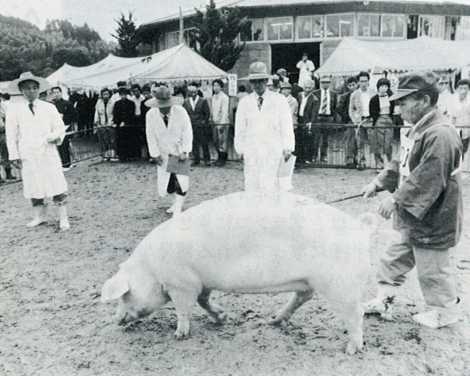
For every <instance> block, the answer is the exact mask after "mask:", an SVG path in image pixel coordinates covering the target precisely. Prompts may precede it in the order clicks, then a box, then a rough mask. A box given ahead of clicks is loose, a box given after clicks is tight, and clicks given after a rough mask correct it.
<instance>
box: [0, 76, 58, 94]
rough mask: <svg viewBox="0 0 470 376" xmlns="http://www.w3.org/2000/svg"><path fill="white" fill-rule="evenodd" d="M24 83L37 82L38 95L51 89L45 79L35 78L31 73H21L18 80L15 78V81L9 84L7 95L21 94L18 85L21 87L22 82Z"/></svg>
mask: <svg viewBox="0 0 470 376" xmlns="http://www.w3.org/2000/svg"><path fill="white" fill-rule="evenodd" d="M26 81H34V82H37V84H38V85H39V92H40V93H42V92H43V91H46V90H48V89H49V88H50V87H51V85H50V84H49V82H48V81H47V80H46V79H45V78H42V77H38V76H35V75H34V74H32V73H31V72H23V73H21V74H20V77H19V78H17V79H16V80H13V81H12V82H11V83H10V86H9V87H8V93H10V94H21V90H20V85H21V83H22V82H26Z"/></svg>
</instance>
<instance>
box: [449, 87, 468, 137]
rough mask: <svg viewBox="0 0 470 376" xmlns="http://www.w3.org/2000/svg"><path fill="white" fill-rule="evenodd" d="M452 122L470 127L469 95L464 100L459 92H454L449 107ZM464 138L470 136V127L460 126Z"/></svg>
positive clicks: (458, 125)
mask: <svg viewBox="0 0 470 376" xmlns="http://www.w3.org/2000/svg"><path fill="white" fill-rule="evenodd" d="M448 112H449V115H450V117H451V119H452V124H453V125H455V126H456V127H470V98H469V96H467V97H466V98H465V99H464V100H463V101H462V100H461V99H460V98H459V96H458V94H454V95H453V98H452V101H451V102H450V106H449V108H448ZM457 131H461V132H462V138H467V137H470V128H460V129H457Z"/></svg>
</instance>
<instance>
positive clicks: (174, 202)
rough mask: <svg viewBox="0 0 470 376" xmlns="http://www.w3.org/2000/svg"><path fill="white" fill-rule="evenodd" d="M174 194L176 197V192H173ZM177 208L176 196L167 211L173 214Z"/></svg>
mask: <svg viewBox="0 0 470 376" xmlns="http://www.w3.org/2000/svg"><path fill="white" fill-rule="evenodd" d="M172 196H173V197H174V196H175V194H172ZM175 208H176V197H174V199H173V204H172V205H171V206H170V207H169V208H168V209H166V213H167V214H173V212H174V211H175Z"/></svg>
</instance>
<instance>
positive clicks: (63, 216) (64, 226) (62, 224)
mask: <svg viewBox="0 0 470 376" xmlns="http://www.w3.org/2000/svg"><path fill="white" fill-rule="evenodd" d="M59 229H60V231H67V230H68V229H70V223H69V218H68V216H67V207H66V206H65V205H62V206H59Z"/></svg>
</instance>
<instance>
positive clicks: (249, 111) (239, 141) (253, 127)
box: [234, 62, 295, 193]
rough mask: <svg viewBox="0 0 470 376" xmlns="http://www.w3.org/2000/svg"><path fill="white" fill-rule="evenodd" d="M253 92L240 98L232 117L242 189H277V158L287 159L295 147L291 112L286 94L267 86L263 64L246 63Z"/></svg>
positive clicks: (278, 183) (279, 187) (264, 190)
mask: <svg viewBox="0 0 470 376" xmlns="http://www.w3.org/2000/svg"><path fill="white" fill-rule="evenodd" d="M248 79H249V81H250V84H251V86H252V87H253V92H252V93H251V94H249V95H247V96H246V97H244V98H242V99H241V100H240V103H239V105H238V109H237V113H236V117H235V140H234V144H235V150H236V151H237V153H238V154H240V155H242V156H243V159H244V174H245V190H246V191H261V192H265V193H270V192H273V191H274V192H275V191H278V190H280V189H283V187H281V185H282V184H280V179H279V177H278V171H279V167H280V164H281V160H282V159H284V160H285V161H288V160H289V158H291V155H292V152H293V151H294V147H295V138H294V127H293V124H292V115H291V111H290V107H289V104H288V103H287V100H286V98H285V97H284V96H283V95H281V94H277V93H274V92H272V91H269V90H267V88H266V84H267V82H268V79H269V75H268V73H267V68H266V65H265V64H264V63H262V62H255V63H252V64H251V65H250V69H249V76H248Z"/></svg>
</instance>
